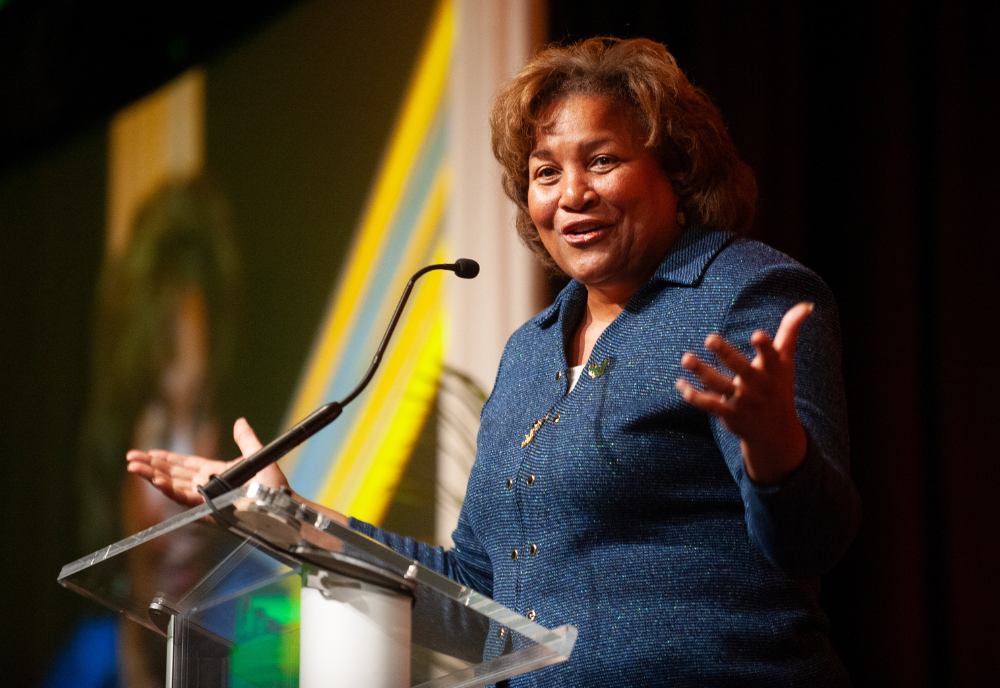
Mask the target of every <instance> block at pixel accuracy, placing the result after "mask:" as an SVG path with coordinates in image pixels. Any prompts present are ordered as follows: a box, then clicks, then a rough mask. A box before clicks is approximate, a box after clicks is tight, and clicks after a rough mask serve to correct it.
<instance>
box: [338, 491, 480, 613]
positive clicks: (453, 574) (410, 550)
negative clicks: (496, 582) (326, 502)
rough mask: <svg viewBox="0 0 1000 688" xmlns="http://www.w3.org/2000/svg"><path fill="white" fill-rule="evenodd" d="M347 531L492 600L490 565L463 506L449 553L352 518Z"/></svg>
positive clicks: (443, 549)
mask: <svg viewBox="0 0 1000 688" xmlns="http://www.w3.org/2000/svg"><path fill="white" fill-rule="evenodd" d="M350 527H351V528H352V529H353V530H356V531H358V532H359V533H363V534H365V535H367V536H368V537H371V538H374V539H375V540H378V541H379V542H381V543H382V544H383V545H386V546H387V547H391V548H392V549H394V550H395V551H397V552H399V553H400V554H404V555H406V556H407V557H409V558H410V559H413V560H415V561H417V562H419V563H420V564H422V565H424V566H426V567H427V568H429V569H433V570H434V571H437V572H438V573H441V574H444V575H445V576H448V577H449V578H451V579H452V580H454V581H457V582H459V583H461V584H462V585H465V586H468V587H470V588H472V589H473V590H475V591H476V592H478V593H481V594H483V595H486V596H487V597H489V598H491V599H492V597H493V565H492V564H491V563H490V559H489V556H488V555H487V554H486V550H485V549H483V546H482V545H481V544H480V542H479V539H478V538H477V537H476V535H475V533H474V532H473V529H472V527H471V525H470V524H469V521H468V519H467V518H466V511H465V506H464V505H463V507H462V512H461V514H460V515H459V518H458V526H457V527H456V528H455V532H454V533H452V540H454V542H455V547H454V548H452V549H445V548H443V547H434V546H432V545H428V544H425V543H423V542H417V541H416V540H414V539H413V538H409V537H403V536H401V535H396V534H395V533H390V532H389V531H387V530H383V529H381V528H378V527H376V526H373V525H371V524H370V523H365V522H364V521H359V520H358V519H356V518H351V520H350Z"/></svg>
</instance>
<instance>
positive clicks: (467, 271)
mask: <svg viewBox="0 0 1000 688" xmlns="http://www.w3.org/2000/svg"><path fill="white" fill-rule="evenodd" d="M431 270H451V271H452V272H454V273H455V274H456V275H458V276H459V277H461V278H462V279H472V278H473V277H475V276H476V275H478V274H479V263H477V262H476V261H474V260H471V259H469V258H459V259H458V260H456V261H455V262H454V263H437V264H435V265H428V266H426V267H422V268H420V269H419V270H417V271H416V272H415V273H414V274H413V277H411V278H410V281H409V282H407V283H406V288H405V289H403V295H402V296H401V297H400V298H399V303H397V304H396V311H395V312H394V313H393V314H392V319H391V320H390V321H389V326H388V327H387V328H386V330H385V334H384V335H382V342H381V343H380V344H379V345H378V349H376V351H375V357H374V358H373V359H372V363H371V365H370V366H368V372H366V373H365V376H364V377H363V378H361V382H359V383H358V386H357V387H355V388H354V390H353V391H352V392H351V393H350V394H348V395H347V396H346V397H344V398H343V399H341V400H340V401H333V402H330V403H329V404H324V405H323V406H320V407H319V408H318V409H316V410H315V411H313V412H312V413H310V414H309V415H308V416H306V417H305V418H304V419H303V420H302V421H300V422H299V423H298V424H297V425H294V426H292V427H291V428H289V429H288V430H286V431H285V432H283V433H282V434H281V435H279V436H278V437H276V438H275V439H273V440H272V441H271V442H269V443H268V444H266V445H265V446H263V447H261V448H260V449H258V450H257V451H256V452H255V453H254V454H251V455H250V456H248V457H246V458H245V459H243V460H242V461H240V462H239V463H238V464H236V465H235V466H233V467H232V468H230V469H228V470H227V471H225V472H224V473H222V475H213V476H212V477H211V478H210V479H209V481H208V483H206V484H205V485H204V486H202V487H199V488H198V492H200V493H201V496H202V497H204V498H205V501H206V502H209V501H211V500H212V499H214V498H215V497H218V496H219V495H223V494H225V493H226V492H229V491H231V490H234V489H236V488H237V487H239V486H240V485H242V484H243V483H245V482H246V481H248V480H250V478H252V477H254V476H255V475H257V474H258V473H259V472H260V471H261V470H263V469H264V468H265V467H267V466H269V465H271V464H272V463H274V462H275V461H277V460H278V459H280V458H281V457H282V456H284V455H285V454H287V453H288V452H290V451H291V450H292V449H294V448H295V447H297V446H299V445H300V444H302V443H303V442H305V441H306V440H307V439H309V438H310V437H312V436H313V435H315V434H316V433H317V432H319V431H320V430H322V429H323V428H325V427H326V426H327V425H329V424H330V423H332V422H333V421H335V420H336V419H337V417H338V416H339V415H340V414H341V413H342V412H343V410H344V407H345V406H347V405H348V404H349V403H351V402H352V401H354V399H355V397H357V396H358V395H359V394H361V391H362V390H363V389H364V388H365V387H367V386H368V383H369V382H371V380H372V378H373V377H374V376H375V370H376V369H377V368H378V366H379V363H381V362H382V355H383V354H384V353H385V350H386V348H387V347H388V346H389V338H390V337H392V333H393V331H394V330H395V329H396V323H398V322H399V318H400V316H401V315H402V314H403V307H404V306H405V305H406V300H407V299H409V298H410V292H411V291H413V285H414V283H416V281H417V280H418V279H420V278H421V277H423V276H424V275H425V274H427V273H428V272H430V271H431Z"/></svg>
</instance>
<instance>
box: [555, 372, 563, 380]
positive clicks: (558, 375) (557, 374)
mask: <svg viewBox="0 0 1000 688" xmlns="http://www.w3.org/2000/svg"><path fill="white" fill-rule="evenodd" d="M559 380H562V371H561V370H557V371H556V382H559Z"/></svg>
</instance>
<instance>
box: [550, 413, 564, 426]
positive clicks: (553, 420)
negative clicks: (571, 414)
mask: <svg viewBox="0 0 1000 688" xmlns="http://www.w3.org/2000/svg"><path fill="white" fill-rule="evenodd" d="M560 418H562V414H561V413H557V414H556V417H555V418H553V419H552V424H553V425H555V424H556V423H558V422H559V419H560Z"/></svg>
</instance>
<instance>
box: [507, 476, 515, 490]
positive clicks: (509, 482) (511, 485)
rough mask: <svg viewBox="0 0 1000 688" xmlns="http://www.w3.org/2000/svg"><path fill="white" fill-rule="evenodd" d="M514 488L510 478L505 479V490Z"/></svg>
mask: <svg viewBox="0 0 1000 688" xmlns="http://www.w3.org/2000/svg"><path fill="white" fill-rule="evenodd" d="M512 487H514V481H513V480H512V479H511V478H507V489H508V490H509V489H510V488H512Z"/></svg>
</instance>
